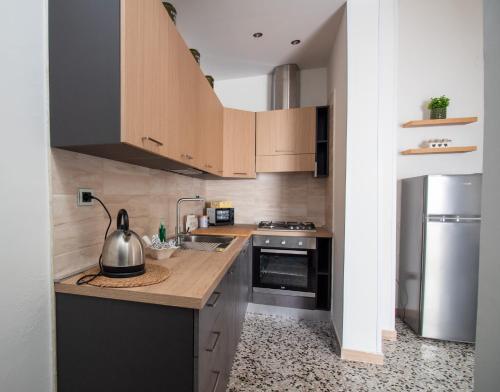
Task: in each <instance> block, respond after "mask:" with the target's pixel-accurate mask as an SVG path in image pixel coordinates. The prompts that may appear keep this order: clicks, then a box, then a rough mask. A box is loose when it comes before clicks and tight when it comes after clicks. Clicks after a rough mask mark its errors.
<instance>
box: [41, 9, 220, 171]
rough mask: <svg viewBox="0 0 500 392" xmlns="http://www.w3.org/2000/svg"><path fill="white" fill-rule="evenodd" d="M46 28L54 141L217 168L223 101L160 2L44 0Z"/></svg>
mask: <svg viewBox="0 0 500 392" xmlns="http://www.w3.org/2000/svg"><path fill="white" fill-rule="evenodd" d="M49 25H50V28H49V49H50V50H49V60H50V65H51V66H50V69H49V79H50V105H51V113H50V116H51V146H52V147H58V148H65V149H68V150H72V151H78V152H81V153H84V154H90V155H96V156H101V157H105V158H109V159H116V160H120V161H124V162H129V163H132V164H137V165H143V166H147V167H152V168H155V169H163V170H179V169H181V170H182V169H187V168H188V167H194V168H198V169H201V170H204V171H208V172H211V173H213V174H217V175H222V170H223V169H222V159H223V157H222V154H223V152H222V119H223V112H222V110H223V108H222V105H221V104H220V102H219V100H218V98H217V96H216V95H215V93H214V92H213V90H212V89H211V88H210V86H209V84H208V82H207V80H206V79H205V77H204V75H203V73H202V71H201V70H200V67H199V65H198V64H197V63H196V61H195V60H194V58H193V56H192V54H191V52H190V51H189V48H188V46H187V45H186V43H185V42H184V40H183V39H182V37H181V35H180V34H179V32H178V31H177V29H176V27H175V25H174V24H173V22H172V21H171V19H170V18H169V16H168V13H167V11H166V10H165V8H164V6H163V4H162V2H161V0H117V1H79V0H49ZM89 29H90V30H92V34H89Z"/></svg>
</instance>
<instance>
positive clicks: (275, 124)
mask: <svg viewBox="0 0 500 392" xmlns="http://www.w3.org/2000/svg"><path fill="white" fill-rule="evenodd" d="M315 135H316V108H315V107H307V108H297V109H285V110H272V111H269V112H259V113H257V155H288V154H313V153H314V151H315V137H316V136H315Z"/></svg>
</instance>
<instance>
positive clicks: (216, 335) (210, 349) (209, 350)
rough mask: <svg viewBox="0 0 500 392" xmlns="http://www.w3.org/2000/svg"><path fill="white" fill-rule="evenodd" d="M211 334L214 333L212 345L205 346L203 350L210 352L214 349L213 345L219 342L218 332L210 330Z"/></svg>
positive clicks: (215, 345)
mask: <svg viewBox="0 0 500 392" xmlns="http://www.w3.org/2000/svg"><path fill="white" fill-rule="evenodd" d="M212 335H215V340H214V343H213V344H212V347H207V348H206V349H205V350H207V351H208V352H210V353H211V352H213V351H214V350H215V347H217V343H219V338H220V332H212Z"/></svg>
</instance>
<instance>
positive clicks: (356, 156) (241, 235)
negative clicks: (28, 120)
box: [6, 0, 487, 391]
mask: <svg viewBox="0 0 500 392" xmlns="http://www.w3.org/2000/svg"><path fill="white" fill-rule="evenodd" d="M177 3H178V4H177ZM177 3H176V4H174V5H173V6H172V5H171V4H167V5H164V4H163V3H162V2H161V1H159V0H158V1H157V0H147V1H136V0H121V1H111V0H110V1H105V2H103V1H86V2H76V1H58V0H50V1H48V4H47V19H48V22H47V26H46V27H47V30H46V31H47V36H46V41H47V42H46V49H47V52H46V53H48V54H47V58H46V61H47V64H48V65H49V66H48V74H47V75H46V79H45V82H44V83H45V90H44V91H45V96H44V98H43V100H44V102H46V103H47V106H46V109H45V110H44V112H43V113H45V114H43V115H44V116H46V118H47V124H48V121H49V119H50V126H48V125H47V132H46V133H45V134H44V135H45V137H46V139H45V141H46V146H48V145H49V144H50V147H47V150H48V151H47V164H46V165H41V166H40V167H38V166H36V165H35V166H33V167H32V170H34V171H35V170H36V171H37V172H38V171H39V170H38V169H42V171H43V170H45V171H44V173H45V174H44V175H45V176H48V177H47V183H48V184H50V188H48V189H47V192H42V193H43V194H46V197H45V196H44V197H42V198H41V199H40V203H43V204H44V205H45V206H50V210H47V214H46V216H45V217H44V216H40V215H37V214H35V215H34V218H35V219H37V221H39V222H46V223H47V225H46V226H47V230H46V231H47V233H48V234H47V235H46V234H45V231H44V233H43V234H42V235H40V236H37V237H36V238H34V245H33V246H35V245H36V246H38V245H39V246H41V247H44V249H45V251H42V254H45V253H46V254H47V255H48V257H49V258H50V260H51V261H50V263H49V264H47V265H45V267H44V270H43V274H46V275H47V276H46V277H48V276H49V275H50V278H48V279H45V278H44V279H45V280H43V281H48V280H50V282H51V283H50V288H49V287H48V286H47V287H46V291H47V292H48V293H50V296H49V297H45V296H40V298H42V299H44V301H45V299H46V298H50V301H47V303H50V304H49V305H47V306H48V308H49V310H50V312H48V313H41V314H43V315H45V314H49V315H51V316H50V319H51V320H52V321H50V320H49V319H46V322H44V323H43V325H44V328H46V326H49V327H50V329H51V330H52V333H51V332H50V331H46V332H45V334H46V335H47V336H51V338H50V339H45V340H44V339H42V340H41V341H40V342H41V343H40V344H42V343H43V344H44V345H45V346H44V348H43V349H42V348H40V350H41V351H43V350H46V349H48V350H49V352H50V353H51V354H50V356H51V357H52V359H51V360H50V361H46V362H45V364H44V366H43V367H44V368H45V371H42V369H41V368H40V374H44V376H42V378H44V379H45V380H47V383H48V384H50V385H52V390H55V388H56V385H57V390H61V391H64V390H71V391H78V390H88V389H91V390H96V391H97V390H152V391H157V390H175V391H183V390H190V391H191V390H196V391H205V390H206V391H224V390H226V389H227V390H230V391H245V390H249V391H250V390H300V391H302V390H304V391H307V390H337V389H336V388H337V386H338V387H340V388H344V389H342V390H363V388H365V387H366V385H369V384H370V383H373V384H372V385H376V386H377V387H380V386H381V385H386V384H387V382H389V383H392V384H393V386H394V390H401V388H404V386H408V385H414V386H415V388H418V386H421V385H427V384H428V383H436V382H439V381H438V380H440V379H442V378H446V379H450V380H451V379H454V380H455V381H453V383H452V384H451V383H450V384H447V385H445V388H448V390H452V389H453V388H455V389H468V388H470V387H471V383H472V374H473V372H474V355H475V350H474V345H471V344H458V343H457V344H455V343H450V344H448V343H444V342H443V343H440V342H438V341H436V342H435V341H433V340H427V339H424V338H420V337H419V336H424V337H425V336H427V337H431V338H434V337H433V336H428V335H426V333H425V330H424V331H422V330H419V327H418V325H417V326H414V325H413V326H412V325H411V324H412V322H411V321H410V319H409V318H407V317H405V316H407V315H411V316H413V313H412V312H414V311H415V312H418V309H416V308H412V309H410V308H408V309H407V308H406V306H404V305H407V302H408V299H407V298H402V297H401V293H402V291H401V290H402V289H401V287H403V286H404V285H406V281H405V280H404V279H405V278H404V276H405V275H404V274H405V273H406V272H405V271H406V270H405V268H407V267H406V266H405V265H404V263H402V262H398V259H400V258H401V257H404V256H402V255H404V254H405V252H406V250H405V246H406V245H405V244H406V243H405V242H404V237H405V235H406V234H405V233H406V232H405V230H406V228H407V227H409V226H408V224H407V215H408V214H407V211H408V210H405V208H404V205H405V204H404V203H405V200H406V196H405V195H406V194H407V192H406V191H405V185H404V181H405V179H406V178H409V177H420V176H427V175H429V177H425V178H428V180H426V181H432V178H434V177H433V175H436V174H450V175H457V174H472V173H481V172H482V171H483V168H482V156H483V151H482V149H483V144H482V143H483V142H482V135H483V131H482V129H483V127H485V123H484V121H483V117H485V113H484V109H483V105H482V101H481V99H478V98H477V97H480V96H482V92H483V91H482V81H481V75H482V63H481V62H477V61H472V59H471V61H470V62H468V61H466V60H463V61H462V68H463V69H461V70H460V71H461V73H460V77H461V78H462V79H464V82H463V83H464V86H465V87H464V89H465V93H466V94H468V95H469V98H470V99H469V100H466V99H465V98H464V94H463V92H462V91H460V90H459V89H457V88H455V87H454V86H455V80H456V79H454V80H451V81H448V80H447V81H445V82H446V83H448V84H446V83H443V84H441V88H442V89H445V90H446V91H445V92H449V93H450V95H451V94H452V97H453V98H454V99H455V101H452V106H451V107H450V117H463V116H474V118H475V119H476V120H475V121H471V122H470V123H469V124H458V125H454V126H453V127H452V126H446V127H436V128H435V129H436V130H435V131H433V128H432V127H428V128H422V129H421V130H420V129H416V130H412V129H411V128H410V129H407V128H405V127H404V125H402V124H405V123H406V122H407V121H409V120H411V119H419V118H421V117H423V118H426V117H427V115H428V113H427V111H424V112H423V113H422V112H421V109H420V108H419V107H418V105H419V104H420V103H421V102H422V100H423V99H427V97H428V96H429V95H430V94H433V93H434V90H432V89H431V88H429V84H430V82H429V84H427V85H424V84H422V86H419V85H415V83H417V84H418V82H415V80H416V79H418V78H415V77H413V76H412V75H414V73H415V70H412V69H411V67H410V65H411V66H414V67H415V69H416V68H417V67H418V65H417V64H416V62H415V59H414V58H412V55H411V53H409V52H408V50H407V48H409V47H411V46H412V44H414V43H416V42H421V41H422V40H424V39H423V38H422V37H421V36H419V35H418V34H415V31H412V28H414V26H419V24H420V25H424V23H428V25H429V26H435V25H433V23H434V21H427V22H424V20H425V17H424V15H425V13H426V12H428V10H429V4H423V5H421V6H416V5H414V4H410V3H409V2H406V1H401V2H397V1H395V2H394V4H392V5H395V4H396V3H400V4H399V9H397V8H396V7H395V8H391V5H390V4H389V3H387V4H385V5H384V7H382V8H380V9H378V8H377V9H376V10H375V9H371V8H370V7H372V6H373V5H370V6H369V5H366V4H365V5H363V6H361V4H360V2H358V0H352V1H349V2H347V5H346V4H344V2H342V1H338V2H331V1H321V2H318V4H316V5H315V6H314V7H310V9H308V10H307V12H304V11H305V10H304V8H303V3H301V2H300V0H294V1H293V4H289V8H288V9H287V14H283V13H282V11H283V10H282V5H280V4H278V3H279V2H276V3H275V4H271V3H266V2H261V1H256V2H246V3H245V4H243V3H239V4H230V3H228V2H226V1H222V0H221V1H218V2H217V5H215V4H216V3H215V2H214V4H213V5H209V4H205V3H203V4H202V3H200V2H199V1H195V0H186V1H180V2H177ZM481 3H482V2H481ZM238 7H239V9H240V12H241V15H243V16H244V17H243V16H242V17H236V15H237V14H238V12H237V9H238ZM367 8H370V10H371V11H373V13H372V14H370V12H368V13H367V12H366V11H367ZM467 10H468V12H465V11H463V13H457V14H452V15H448V16H447V18H448V22H447V23H446V22H443V23H444V25H446V26H447V27H449V29H450V31H453V34H456V35H457V36H459V37H463V36H466V35H467V36H468V37H470V41H466V42H467V45H468V46H467V47H468V48H470V49H471V50H472V51H473V53H478V52H479V53H480V52H482V46H481V45H478V44H477V43H478V41H477V40H476V39H478V36H479V35H480V34H482V30H481V28H479V27H478V26H479V25H480V23H479V22H477V21H478V20H482V15H481V12H478V10H480V7H479V8H478V7H477V4H476V5H471V6H470V7H469V8H467ZM415 12H421V13H422V14H420V16H419V18H416V19H412V18H411V15H413V14H414V13H415ZM278 14H280V15H281V17H283V18H284V19H285V20H293V18H299V15H300V18H301V19H300V20H301V24H300V26H299V25H294V24H291V23H290V24H289V25H286V26H285V25H279V24H276V23H275V21H276V20H277V16H276V15H278ZM368 14H370V15H372V16H373V18H371V17H370V21H369V22H370V23H366V22H367V20H366V19H364V18H365V17H366V15H368ZM396 14H397V16H398V18H399V20H400V24H399V25H397V24H394V25H392V24H391V23H385V24H381V25H380V26H379V24H378V23H379V21H377V20H379V19H377V18H376V17H375V15H380V17H381V18H382V19H380V20H385V19H384V18H388V19H387V20H390V18H392V17H394V18H396V17H395V15H396ZM466 14H467V15H468V16H469V17H470V15H474V18H472V19H473V20H474V21H475V22H477V23H478V24H477V25H474V26H475V30H474V32H473V33H472V34H471V33H470V31H469V32H467V31H462V30H463V29H461V28H460V27H458V25H457V24H455V22H456V20H461V19H460V18H463V17H465V15H466ZM230 15H232V16H230ZM252 15H253V17H252ZM285 15H287V16H285ZM479 15H480V16H479ZM202 20H203V22H202ZM394 20H395V19H394ZM256 21H259V23H255V22H256ZM376 21H377V22H376ZM410 22H413V24H412V23H410ZM372 23H373V24H372ZM436 23H437V22H436ZM471 29H472V28H471ZM375 30H376V31H378V32H379V34H380V36H381V37H382V38H380V39H381V40H380V41H379V44H378V45H380V46H377V48H378V49H377V51H376V52H375V51H374V52H371V51H369V50H368V51H367V50H366V47H367V46H366V45H370V42H371V43H372V44H373V43H374V42H375V41H376V34H371V33H373V32H374V31H375ZM228 31H231V32H233V31H234V32H235V34H234V37H226V35H227V32H228ZM396 35H398V36H399V37H398V38H399V41H400V46H399V51H394V52H391V49H390V48H391V45H393V44H394V42H395V36H396ZM348 38H349V39H348ZM458 41H459V40H458ZM401 43H405V45H402V44H401ZM453 43H455V41H453ZM384 45H387V46H384ZM371 47H373V46H371ZM194 48H196V49H194ZM190 49H191V50H190ZM193 49H194V50H193ZM456 49H457V47H455V46H453V45H451V44H450V45H449V47H448V52H447V53H448V55H449V56H448V57H447V58H446V56H443V61H445V58H446V59H448V58H449V59H451V58H453V55H454V54H455V53H456ZM384 50H385V51H387V52H385V53H389V52H390V53H391V55H390V56H383V55H382V53H384ZM42 51H43V50H42ZM379 56H381V57H380V58H379ZM397 56H399V58H396V57H397ZM471 57H472V58H474V59H477V57H475V56H471ZM348 60H349V61H348ZM446 61H447V60H446ZM379 62H380V63H379ZM377 63H378V64H379V65H377ZM295 64H298V66H297V65H295ZM379 66H380V68H378V67H379ZM396 69H397V70H398V72H397V73H396ZM479 69H480V70H481V72H476V73H475V72H474V71H478V70H479ZM206 75H212V78H209V77H207V78H206V77H205V76H206ZM396 75H397V77H396ZM464 75H468V76H467V77H465V78H464ZM378 78H381V80H383V81H384V83H385V84H384V88H380V89H379V87H377V86H376V83H375V81H376V80H377V79H378ZM214 79H215V81H214ZM436 79H438V77H436ZM432 83H435V84H439V83H437V82H436V80H433V82H432ZM391 86H392V89H391ZM419 88H420V90H419ZM409 90H411V91H412V93H413V96H412V95H411V94H407V93H406V91H409ZM439 92H441V90H439ZM386 98H389V99H386ZM396 98H397V99H398V100H399V102H398V107H395V106H391V105H392V103H391V102H394V101H393V100H395V99H396ZM354 100H355V101H356V104H353V102H354ZM377 100H380V105H378V106H377V105H373V102H374V101H377ZM416 102H417V103H418V105H416ZM49 103H50V106H48V104H49ZM347 107H349V108H350V109H349V111H348V110H347ZM354 107H358V108H360V109H359V110H360V111H357V110H354V109H352V108H354ZM351 109H352V110H351ZM356 113H358V114H356ZM359 113H362V114H363V115H361V116H360V115H359ZM396 117H397V123H398V125H397V126H396V125H394V122H395V118H396ZM374 118H377V119H378V120H377V121H373V119H374ZM418 121H420V120H418ZM391 122H392V125H389V126H388V124H390V123H391ZM384 124H385V126H384ZM368 131H369V132H368ZM436 134H439V135H442V136H440V137H444V136H448V137H449V135H452V136H451V137H453V139H454V143H456V144H455V145H458V146H461V145H465V146H474V147H476V149H475V150H472V149H469V152H466V153H463V154H451V153H450V154H435V155H427V156H425V155H415V154H414V155H412V154H406V153H405V151H408V150H412V149H414V148H415V147H416V146H417V145H418V143H420V142H421V141H422V140H423V139H426V138H427V139H430V138H432V137H435V135H436ZM36 140H38V139H36ZM382 141H383V142H382ZM394 151H397V154H396V153H394ZM20 168H21V169H23V167H22V166H20ZM396 168H397V169H396ZM40 178H42V179H43V178H45V177H44V176H41V177H40ZM35 185H37V184H33V186H35ZM479 187H480V186H479ZM398 188H399V189H398ZM375 189H376V191H374V190H375ZM429 189H430V188H429ZM460 193H461V192H460ZM32 194H34V193H32ZM44 200H45V202H44ZM401 203H403V204H401ZM429 205H430V204H429ZM429 208H430V207H429ZM412 209H413V207H411V206H410V207H409V211H412ZM26 211H28V209H26ZM474 211H476V210H474ZM441 212H442V211H439V213H441ZM476 212H477V211H476ZM476 212H474V214H475V215H474V216H473V217H475V216H476V215H477V216H479V214H477V213H476ZM443 213H444V212H443ZM460 213H461V212H460ZM453 214H458V213H457V212H456V211H453V213H452V214H451V215H453ZM448 215H450V214H448ZM6 216H9V215H6ZM47 216H48V217H49V219H48V220H46V218H47ZM485 216H486V215H485V214H484V212H483V218H484V217H485ZM108 225H109V226H108ZM16 227H17V226H16ZM108 230H109V232H108ZM360 238H361V239H362V243H361V242H360ZM411 238H415V236H412V237H411ZM400 240H401V242H400ZM478 243H479V238H477V239H475V240H474V243H473V247H478V246H479V245H478ZM37 244H38V245H37ZM118 244H121V245H118ZM399 244H401V245H399ZM429 244H430V242H429ZM429 246H430V245H429ZM464 246H465V245H464ZM423 249H425V248H423ZM27 251H28V252H29V251H30V250H29V249H28V250H27ZM167 254H168V255H167ZM477 254H478V252H477V253H473V254H472V256H469V259H478V258H479V256H477ZM49 266H50V267H49ZM398 268H399V270H398ZM411 268H414V267H413V266H412V267H411ZM40 273H41V272H40ZM474 274H476V275H475V276H476V278H475V279H476V281H477V269H476V270H475V271H473V272H472V275H474ZM84 275H87V276H86V277H85V278H84V279H83V282H82V283H83V284H77V281H78V280H79V279H81V278H82V277H83V276H84ZM95 275H97V276H95ZM44 276H45V275H44ZM402 277H403V279H402ZM398 279H399V283H398ZM412 279H414V278H413V276H412V275H411V274H410V278H409V283H408V284H409V285H410V286H411V285H413V280H412ZM38 281H40V279H38ZM52 282H54V283H52ZM103 286H104V287H103ZM106 286H107V287H106ZM410 286H408V287H410ZM19 287H22V286H19ZM404 287H406V286H404ZM462 287H465V286H462ZM475 290H476V291H477V287H476V288H475ZM473 291H474V289H473ZM474 295H475V294H472V297H474ZM417 297H418V293H417ZM425 298H429V297H428V296H426V297H425ZM468 298H471V296H470V295H469V296H468ZM405 301H406V302H405ZM411 301H412V303H414V301H415V298H413V297H412V298H411ZM417 301H418V299H417ZM424 302H425V301H424ZM458 306H460V304H458ZM396 310H397V312H398V313H399V316H400V318H397V317H396V312H395V311H396ZM402 311H403V312H406V314H405V315H404V316H401V315H402V313H401V312H402ZM30 314H32V315H35V314H40V313H39V312H31V313H30ZM44 317H45V316H44ZM424 317H427V316H424ZM401 319H403V320H404V321H405V322H406V323H407V324H408V325H409V326H406V325H405V324H403V323H402V322H401ZM467 319H468V321H475V308H474V310H472V316H470V315H468V316H467ZM472 319H474V320H472ZM478 322H479V320H478ZM424 325H425V324H424ZM471 328H472V327H471ZM473 328H474V330H475V322H474V325H473ZM412 330H413V331H412ZM437 338H438V339H444V340H452V341H453V340H459V341H468V342H470V341H473V340H474V336H473V337H472V339H470V338H467V339H460V338H457V337H456V336H451V337H450V336H444V337H443V336H438V337H437ZM422 350H424V351H425V350H431V351H432V350H434V352H435V353H436V355H434V356H432V360H434V361H437V362H435V363H439V365H438V366H434V371H433V372H430V373H426V372H423V373H416V374H411V375H408V374H401V373H400V372H399V371H398V365H397V364H398V363H400V364H402V366H405V367H406V368H407V369H409V368H411V367H414V366H418V365H417V364H418V362H419V361H424V363H425V364H426V365H425V366H427V364H428V363H429V362H425V361H426V360H428V359H429V358H426V357H425V355H424V357H422V354H421V353H420V352H421V351H422ZM6 352H7V351H6ZM403 352H407V353H412V354H413V355H411V356H407V357H404V356H402V353H403ZM42 357H43V356H42ZM301 357H302V358H301ZM446 358H451V362H450V360H448V362H447V360H446ZM20 361H21V362H17V363H23V362H24V363H26V362H27V361H28V359H27V358H24V359H22V360H20ZM435 363H434V364H435ZM248 369H253V370H252V371H249V370H248ZM337 369H343V371H344V372H345V375H346V377H347V378H342V377H341V378H338V373H337ZM47 370H48V371H47ZM124 370H125V371H124ZM357 373H359V374H361V375H362V376H360V377H358V376H357ZM403 373H404V372H403ZM11 374H12V373H11ZM51 374H52V376H51ZM84 374H85V377H83V375H84ZM89 374H91V375H92V374H99V375H102V376H99V377H94V378H90V379H88V375H89ZM336 374H337V375H336ZM33 379H35V376H33ZM87 379H88V381H85V380H87ZM51 380H52V381H51ZM22 382H24V383H26V384H25V385H28V383H30V382H31V381H30V380H24V381H22ZM89 382H90V386H89V384H88V383H89ZM6 385H10V384H6ZM11 385H15V384H11ZM19 385H20V384H19ZM377 387H374V388H375V389H376V388H377ZM398 388H399V389H398ZM41 389H43V390H49V389H47V388H45V387H43V388H41ZM7 390H13V391H14V390H17V389H16V388H15V387H11V388H9V386H7ZM24 390H32V387H25V388H24ZM484 390H487V389H484Z"/></svg>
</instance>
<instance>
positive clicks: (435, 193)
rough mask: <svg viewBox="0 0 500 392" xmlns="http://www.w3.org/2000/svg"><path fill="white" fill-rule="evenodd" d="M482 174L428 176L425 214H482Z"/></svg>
mask: <svg viewBox="0 0 500 392" xmlns="http://www.w3.org/2000/svg"><path fill="white" fill-rule="evenodd" d="M481 178H482V177H481V174H469V175H453V176H452V175H447V176H439V175H432V176H428V177H427V183H426V197H425V199H426V200H425V211H424V214H425V215H462V216H479V215H481Z"/></svg>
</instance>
